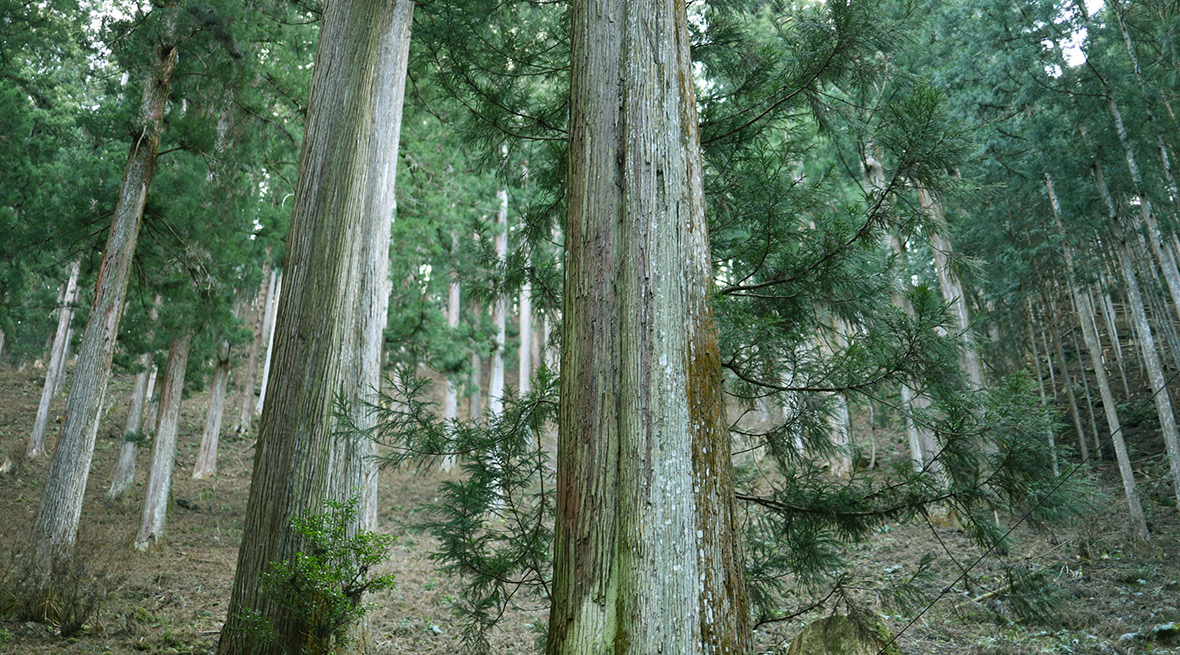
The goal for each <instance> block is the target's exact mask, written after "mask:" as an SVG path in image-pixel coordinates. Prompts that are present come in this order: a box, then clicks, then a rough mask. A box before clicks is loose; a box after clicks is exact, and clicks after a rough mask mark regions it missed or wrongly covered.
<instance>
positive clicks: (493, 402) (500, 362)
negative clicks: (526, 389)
mask: <svg viewBox="0 0 1180 655" xmlns="http://www.w3.org/2000/svg"><path fill="white" fill-rule="evenodd" d="M504 154H507V148H505V152H504ZM496 198H497V199H499V201H500V211H499V212H497V213H496V237H495V240H494V241H493V244H494V245H495V249H496V262H497V265H499V266H503V265H504V263H505V261H506V260H507V258H508V190H507V189H500V190H499V191H497V192H496ZM507 323H508V298H507V297H506V296H505V295H504V294H502V293H500V294H497V295H496V299H495V300H493V301H492V329H493V330H494V331H495V339H496V341H495V344H494V345H493V346H492V361H491V369H490V371H489V373H488V414H490V415H491V416H492V417H496V416H499V415H500V414H501V413H503V411H504V349H505V347H506V346H507V345H508V338H507V334H506V333H507Z"/></svg>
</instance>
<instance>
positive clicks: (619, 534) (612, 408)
mask: <svg viewBox="0 0 1180 655" xmlns="http://www.w3.org/2000/svg"><path fill="white" fill-rule="evenodd" d="M570 17H571V26H572V29H571V52H572V58H571V93H570V112H571V114H570V126H571V129H570V137H569V138H570V149H569V175H568V178H567V179H568V188H567V195H566V199H567V207H568V212H567V216H566V229H565V239H566V260H565V285H564V300H563V303H564V306H563V310H562V323H561V325H562V348H561V351H562V352H561V358H562V362H561V380H560V384H561V408H560V412H559V413H560V420H559V431H558V462H557V466H558V469H557V514H558V520H557V530H556V541H555V548H554V554H555V560H554V581H553V594H552V596H553V601H552V605H551V609H550V616H549V632H548V644H547V647H546V652H547V653H549V654H550V655H557V654H565V653H570V654H575V653H576V654H578V655H590V654H600V653H602V654H605V653H614V654H618V655H631V654H640V653H642V654H648V653H660V652H662V653H678V654H686V655H687V654H694V653H701V654H703V653H735V654H744V653H749V652H750V651H751V635H750V626H749V622H748V616H747V609H746V598H745V593H744V587H743V581H742V576H741V558H740V554H739V552H738V549H737V542H736V534H735V524H734V492H733V472H732V468H731V467H732V463H731V460H730V446H729V436H728V429H727V425H726V421H725V411H724V398H723V395H722V390H721V368H720V354H719V350H718V346H717V332H716V327H715V325H714V323H713V319H712V317H711V315H710V312H709V308H708V302H707V295H708V293H709V290H710V288H711V284H712V273H711V271H710V259H709V247H708V240H707V239H708V238H707V233H706V226H705V220H704V219H705V216H704V203H703V195H704V194H703V188H702V187H703V182H702V172H701V171H702V161H701V154H700V146H699V135H698V132H697V116H696V101H695V98H694V92H693V83H692V68H691V61H690V59H689V44H688V25H687V18H686V15H685V5H684V4H683V3H679V4H677V3H663V2H653V1H652V0H606V1H605V2H599V3H594V4H591V3H588V2H585V1H584V0H578V1H575V2H573V3H572V5H571V10H570Z"/></svg>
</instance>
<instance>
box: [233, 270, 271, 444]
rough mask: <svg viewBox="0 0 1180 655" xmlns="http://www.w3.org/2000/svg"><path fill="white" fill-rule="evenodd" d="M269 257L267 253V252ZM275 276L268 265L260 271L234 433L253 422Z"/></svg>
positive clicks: (247, 427) (248, 426)
mask: <svg viewBox="0 0 1180 655" xmlns="http://www.w3.org/2000/svg"><path fill="white" fill-rule="evenodd" d="M268 256H269V252H268ZM275 278H276V276H275V275H273V274H272V271H271V270H270V264H267V265H265V266H264V267H263V269H262V286H261V288H260V289H259V290H258V298H257V300H256V302H255V303H254V304H255V305H256V306H257V312H256V316H255V318H254V339H253V340H252V341H251V343H250V357H249V359H247V360H246V373H245V375H244V376H243V379H242V398H241V401H240V402H241V406H240V407H239V408H238V423H237V425H235V426H234V431H235V432H245V431H246V430H248V429H249V428H250V424H251V423H253V422H254V388H255V384H256V383H257V381H258V360H259V358H260V356H261V354H262V344H263V342H265V341H267V339H268V337H269V335H268V334H267V329H266V328H267V325H266V319H267V317H269V316H270V299H271V296H272V295H273V293H272V292H273V291H274V285H275V283H276V279H275Z"/></svg>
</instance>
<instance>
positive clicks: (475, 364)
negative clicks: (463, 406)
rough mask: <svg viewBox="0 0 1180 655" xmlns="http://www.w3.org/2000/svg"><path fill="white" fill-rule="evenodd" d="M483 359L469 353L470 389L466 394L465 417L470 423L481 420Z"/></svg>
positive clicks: (477, 354) (476, 354)
mask: <svg viewBox="0 0 1180 655" xmlns="http://www.w3.org/2000/svg"><path fill="white" fill-rule="evenodd" d="M482 371H483V359H481V358H480V356H479V353H471V388H470V389H468V392H467V417H468V418H469V419H470V420H472V421H479V420H481V419H483V407H482V406H481V403H480V398H481V395H480V387H481V386H482V383H483V373H482Z"/></svg>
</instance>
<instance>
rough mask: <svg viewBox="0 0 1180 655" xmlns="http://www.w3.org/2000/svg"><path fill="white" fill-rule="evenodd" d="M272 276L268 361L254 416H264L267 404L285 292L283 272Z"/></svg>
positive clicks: (268, 312) (268, 318) (264, 367)
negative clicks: (280, 305) (276, 331)
mask: <svg viewBox="0 0 1180 655" xmlns="http://www.w3.org/2000/svg"><path fill="white" fill-rule="evenodd" d="M271 274H272V275H274V279H275V285H274V289H273V292H272V293H271V294H270V307H268V308H267V318H266V325H267V329H266V360H265V363H264V364H263V366H262V384H261V386H259V387H258V403H257V404H255V405H254V416H259V415H261V414H262V407H263V405H264V404H265V403H266V387H267V385H268V384H269V383H270V363H271V358H272V356H273V355H274V349H275V317H276V316H277V315H278V311H279V295H280V294H281V293H282V291H283V273H282V271H278V272H273V273H271Z"/></svg>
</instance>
